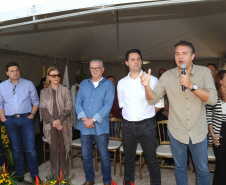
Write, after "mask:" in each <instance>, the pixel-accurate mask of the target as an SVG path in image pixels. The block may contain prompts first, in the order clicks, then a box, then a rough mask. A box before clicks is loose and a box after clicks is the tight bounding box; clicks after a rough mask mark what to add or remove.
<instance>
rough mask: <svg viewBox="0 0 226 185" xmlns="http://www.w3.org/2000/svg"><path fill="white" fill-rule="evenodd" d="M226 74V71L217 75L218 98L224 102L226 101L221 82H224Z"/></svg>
mask: <svg viewBox="0 0 226 185" xmlns="http://www.w3.org/2000/svg"><path fill="white" fill-rule="evenodd" d="M225 74H226V70H221V71H219V72H218V73H217V76H216V89H217V93H218V97H219V98H220V99H221V100H222V101H224V102H226V99H224V96H223V92H222V88H221V84H220V81H221V80H223V78H224V77H225Z"/></svg>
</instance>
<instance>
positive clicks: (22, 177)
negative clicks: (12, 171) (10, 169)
mask: <svg viewBox="0 0 226 185" xmlns="http://www.w3.org/2000/svg"><path fill="white" fill-rule="evenodd" d="M15 179H16V181H17V182H19V183H20V182H24V176H19V177H15Z"/></svg>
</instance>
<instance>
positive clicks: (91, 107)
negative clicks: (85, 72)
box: [75, 78, 115, 135]
mask: <svg viewBox="0 0 226 185" xmlns="http://www.w3.org/2000/svg"><path fill="white" fill-rule="evenodd" d="M114 96H115V86H114V85H113V83H112V82H111V81H110V80H107V79H106V78H103V79H102V80H101V81H100V82H99V85H98V86H97V87H96V88H95V87H94V85H93V82H92V79H86V80H83V81H82V83H81V84H80V86H79V91H78V95H77V98H76V103H75V109H76V112H77V114H78V120H79V124H78V127H77V129H78V130H80V131H81V134H83V135H101V134H107V133H109V114H110V111H111V108H112V105H113V101H114ZM85 116H86V117H87V118H94V119H95V120H97V121H96V122H95V123H94V125H95V127H94V128H86V127H85V126H84V125H83V121H82V120H81V118H83V117H85Z"/></svg>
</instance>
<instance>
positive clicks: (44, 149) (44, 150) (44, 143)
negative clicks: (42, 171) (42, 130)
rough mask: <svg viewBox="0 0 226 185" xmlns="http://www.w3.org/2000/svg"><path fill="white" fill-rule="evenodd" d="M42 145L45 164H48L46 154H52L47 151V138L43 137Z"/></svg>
mask: <svg viewBox="0 0 226 185" xmlns="http://www.w3.org/2000/svg"><path fill="white" fill-rule="evenodd" d="M42 143H43V154H44V163H46V152H50V150H49V149H46V145H49V142H48V141H47V139H46V137H45V136H42Z"/></svg>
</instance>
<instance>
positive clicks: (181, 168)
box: [168, 131, 210, 185]
mask: <svg viewBox="0 0 226 185" xmlns="http://www.w3.org/2000/svg"><path fill="white" fill-rule="evenodd" d="M168 134H169V138H170V143H171V150H172V154H173V158H174V161H175V175H176V181H177V185H188V176H187V149H188V145H187V144H184V143H181V142H180V141H178V140H176V139H175V138H174V137H173V136H172V135H171V133H170V131H168ZM189 149H190V151H191V154H192V159H193V162H194V164H195V168H196V172H197V182H198V185H210V173H209V169H208V152H207V151H208V145H207V137H206V138H205V139H204V140H203V141H202V142H200V143H196V144H192V142H191V139H190V140H189Z"/></svg>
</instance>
